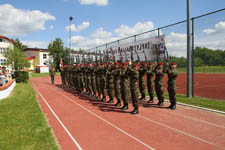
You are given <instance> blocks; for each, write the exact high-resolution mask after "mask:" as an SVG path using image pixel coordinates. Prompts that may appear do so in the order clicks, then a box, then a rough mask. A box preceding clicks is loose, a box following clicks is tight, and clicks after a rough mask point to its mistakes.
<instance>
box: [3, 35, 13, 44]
mask: <svg viewBox="0 0 225 150" xmlns="http://www.w3.org/2000/svg"><path fill="white" fill-rule="evenodd" d="M0 38H3V39H6V40H8V41H9V42H11V43H13V44H16V42H15V41H13V40H12V39H9V38H7V37H5V36H3V35H0Z"/></svg>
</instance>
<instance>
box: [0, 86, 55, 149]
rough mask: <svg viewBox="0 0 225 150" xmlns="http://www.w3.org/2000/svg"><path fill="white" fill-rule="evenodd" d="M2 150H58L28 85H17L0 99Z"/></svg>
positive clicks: (33, 93) (34, 94)
mask: <svg viewBox="0 0 225 150" xmlns="http://www.w3.org/2000/svg"><path fill="white" fill-rule="evenodd" d="M0 149H1V150H58V149H59V146H58V145H57V144H56V140H55V138H54V136H53V134H52V130H51V128H50V127H49V126H48V124H47V121H46V119H45V116H44V115H43V113H42V112H41V110H40V107H39V105H38V103H37V96H36V93H35V91H34V90H33V88H32V87H31V85H30V84H22V83H19V84H17V85H16V87H15V88H14V90H13V91H12V93H11V95H10V96H9V97H8V98H6V99H3V100H0Z"/></svg>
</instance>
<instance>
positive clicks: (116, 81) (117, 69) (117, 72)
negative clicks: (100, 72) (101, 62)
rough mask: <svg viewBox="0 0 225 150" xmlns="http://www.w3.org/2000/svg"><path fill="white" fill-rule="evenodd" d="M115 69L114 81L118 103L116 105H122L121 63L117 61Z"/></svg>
mask: <svg viewBox="0 0 225 150" xmlns="http://www.w3.org/2000/svg"><path fill="white" fill-rule="evenodd" d="M114 67H115V68H114V70H113V78H114V80H113V82H114V91H115V97H116V99H117V103H116V104H115V106H121V93H120V70H121V69H120V63H119V62H116V63H115V66H114Z"/></svg>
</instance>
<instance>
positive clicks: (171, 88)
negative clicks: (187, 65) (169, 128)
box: [167, 68, 178, 107]
mask: <svg viewBox="0 0 225 150" xmlns="http://www.w3.org/2000/svg"><path fill="white" fill-rule="evenodd" d="M167 74H168V82H167V83H168V92H169V98H170V103H171V106H170V107H172V106H175V105H176V78H177V76H178V74H177V70H176V69H173V68H169V69H168V70H167Z"/></svg>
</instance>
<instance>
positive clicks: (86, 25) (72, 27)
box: [66, 22, 90, 32]
mask: <svg viewBox="0 0 225 150" xmlns="http://www.w3.org/2000/svg"><path fill="white" fill-rule="evenodd" d="M89 26H90V23H89V22H82V24H80V25H78V26H77V27H76V26H75V25H74V24H72V25H71V31H74V32H80V31H82V30H84V29H86V28H88V27H89ZM66 31H68V32H69V31H70V26H66Z"/></svg>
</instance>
